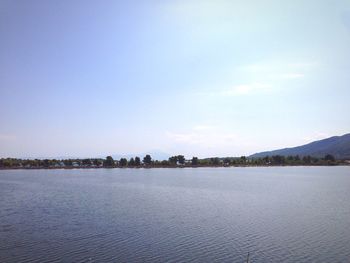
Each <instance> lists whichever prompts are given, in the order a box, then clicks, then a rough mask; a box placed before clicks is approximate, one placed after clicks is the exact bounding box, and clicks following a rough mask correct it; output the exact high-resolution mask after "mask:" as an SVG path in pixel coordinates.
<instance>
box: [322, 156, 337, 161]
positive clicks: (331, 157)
mask: <svg viewBox="0 0 350 263" xmlns="http://www.w3.org/2000/svg"><path fill="white" fill-rule="evenodd" d="M324 159H325V160H326V161H329V162H334V161H335V158H334V156H333V155H331V154H326V156H325V157H324Z"/></svg>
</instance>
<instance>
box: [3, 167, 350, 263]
mask: <svg viewBox="0 0 350 263" xmlns="http://www.w3.org/2000/svg"><path fill="white" fill-rule="evenodd" d="M248 251H250V255H251V261H252V262H269V263H271V262H298V263H300V262H301V263H302V262H322V263H324V262H342V263H343V262H349V260H350V167H276V168H197V169H187V168H186V169H95V170H22V171H21V170H12V171H0V262H244V261H245V259H246V255H247V252H248Z"/></svg>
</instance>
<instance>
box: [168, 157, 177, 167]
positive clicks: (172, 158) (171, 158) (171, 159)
mask: <svg viewBox="0 0 350 263" xmlns="http://www.w3.org/2000/svg"><path fill="white" fill-rule="evenodd" d="M177 161H178V158H177V156H171V157H169V163H171V164H172V165H177Z"/></svg>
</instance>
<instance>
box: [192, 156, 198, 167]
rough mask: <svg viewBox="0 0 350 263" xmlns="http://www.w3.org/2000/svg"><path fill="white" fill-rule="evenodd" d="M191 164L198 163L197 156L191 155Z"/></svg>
mask: <svg viewBox="0 0 350 263" xmlns="http://www.w3.org/2000/svg"><path fill="white" fill-rule="evenodd" d="M191 164H192V165H198V164H199V161H198V157H192V160H191Z"/></svg>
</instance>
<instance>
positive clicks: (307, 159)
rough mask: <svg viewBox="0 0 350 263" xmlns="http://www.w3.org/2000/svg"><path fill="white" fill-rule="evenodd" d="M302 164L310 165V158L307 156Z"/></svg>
mask: <svg viewBox="0 0 350 263" xmlns="http://www.w3.org/2000/svg"><path fill="white" fill-rule="evenodd" d="M303 162H304V164H310V163H311V156H310V155H307V156H304V157H303Z"/></svg>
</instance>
